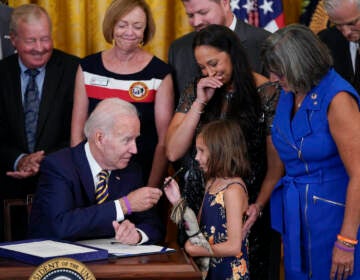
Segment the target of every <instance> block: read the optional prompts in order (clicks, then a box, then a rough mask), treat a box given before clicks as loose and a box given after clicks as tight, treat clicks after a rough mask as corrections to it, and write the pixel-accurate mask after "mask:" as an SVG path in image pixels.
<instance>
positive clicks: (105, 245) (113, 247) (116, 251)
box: [77, 238, 175, 257]
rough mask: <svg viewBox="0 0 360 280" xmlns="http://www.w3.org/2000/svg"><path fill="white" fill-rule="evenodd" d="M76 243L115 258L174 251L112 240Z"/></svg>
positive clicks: (172, 250)
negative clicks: (101, 250)
mask: <svg viewBox="0 0 360 280" xmlns="http://www.w3.org/2000/svg"><path fill="white" fill-rule="evenodd" d="M77 243H79V244H82V245H86V246H91V247H95V248H99V249H103V250H107V251H108V252H109V254H112V255H115V256H117V257H129V256H138V255H147V254H159V253H161V254H163V253H170V252H175V250H174V249H171V248H167V247H163V246H158V245H125V244H121V243H119V242H117V241H116V240H115V239H114V238H105V239H91V240H83V241H78V242H77Z"/></svg>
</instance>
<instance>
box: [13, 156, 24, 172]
mask: <svg viewBox="0 0 360 280" xmlns="http://www.w3.org/2000/svg"><path fill="white" fill-rule="evenodd" d="M26 155H27V154H21V155H19V156H18V157H17V159H16V160H15V162H14V166H13V168H14V171H16V170H17V167H18V164H19V161H20V159H22V158H23V157H24V156H26Z"/></svg>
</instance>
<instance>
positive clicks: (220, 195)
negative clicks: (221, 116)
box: [165, 120, 250, 280]
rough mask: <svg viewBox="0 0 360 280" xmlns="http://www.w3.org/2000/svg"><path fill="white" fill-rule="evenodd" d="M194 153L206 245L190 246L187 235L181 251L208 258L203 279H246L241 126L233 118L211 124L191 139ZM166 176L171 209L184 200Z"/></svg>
mask: <svg viewBox="0 0 360 280" xmlns="http://www.w3.org/2000/svg"><path fill="white" fill-rule="evenodd" d="M196 151H197V153H196V158H195V159H196V160H197V161H198V163H199V165H200V168H201V170H202V171H203V172H204V175H205V178H206V185H205V195H204V199H203V204H202V207H201V210H200V213H199V217H198V220H199V226H200V231H201V233H202V234H203V235H204V236H205V238H206V240H207V241H208V243H209V245H210V246H209V247H210V249H209V248H207V249H206V248H205V247H206V246H199V245H196V244H193V243H192V242H191V238H190V239H189V240H188V241H187V242H186V243H185V250H186V252H187V253H188V254H190V255H191V256H193V257H210V263H209V269H208V273H207V276H206V279H216V280H219V279H240V280H247V279H250V278H249V270H248V242H247V238H246V236H242V225H243V217H244V213H245V211H246V209H247V208H248V195H247V189H246V186H245V183H244V181H243V180H242V179H241V177H243V176H245V175H246V173H247V172H248V170H249V163H248V160H247V151H246V143H245V139H244V136H243V133H242V130H241V129H240V127H239V125H238V124H237V123H236V122H234V121H230V120H219V121H213V122H210V123H208V124H206V125H204V126H203V127H202V129H201V130H200V133H199V134H198V136H197V137H196ZM168 180H171V181H170V183H169V184H168V185H167V186H166V187H165V194H166V196H167V197H168V199H169V201H170V202H171V203H172V204H173V205H174V207H175V208H176V207H177V206H178V204H179V203H181V202H183V200H182V199H181V194H180V191H179V187H178V184H177V183H176V182H175V180H172V179H171V177H169V178H166V181H168ZM184 208H185V207H184ZM185 222H186V223H191V222H194V221H185ZM195 222H196V221H195Z"/></svg>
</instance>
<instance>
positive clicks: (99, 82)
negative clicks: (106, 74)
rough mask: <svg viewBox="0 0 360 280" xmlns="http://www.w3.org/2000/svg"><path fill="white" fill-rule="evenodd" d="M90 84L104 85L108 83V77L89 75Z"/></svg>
mask: <svg viewBox="0 0 360 280" xmlns="http://www.w3.org/2000/svg"><path fill="white" fill-rule="evenodd" d="M89 82H90V85H95V86H102V87H106V86H107V85H108V84H109V79H108V78H103V77H91V79H90V81H89Z"/></svg>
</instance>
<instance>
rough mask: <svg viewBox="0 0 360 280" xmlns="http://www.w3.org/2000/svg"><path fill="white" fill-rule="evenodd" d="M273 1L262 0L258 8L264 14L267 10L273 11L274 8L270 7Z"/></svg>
mask: <svg viewBox="0 0 360 280" xmlns="http://www.w3.org/2000/svg"><path fill="white" fill-rule="evenodd" d="M272 5H273V1H269V2H267V0H264V3H263V4H262V5H260V9H262V10H263V11H264V15H266V14H267V13H268V12H270V13H273V12H274V10H273V9H272Z"/></svg>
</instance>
